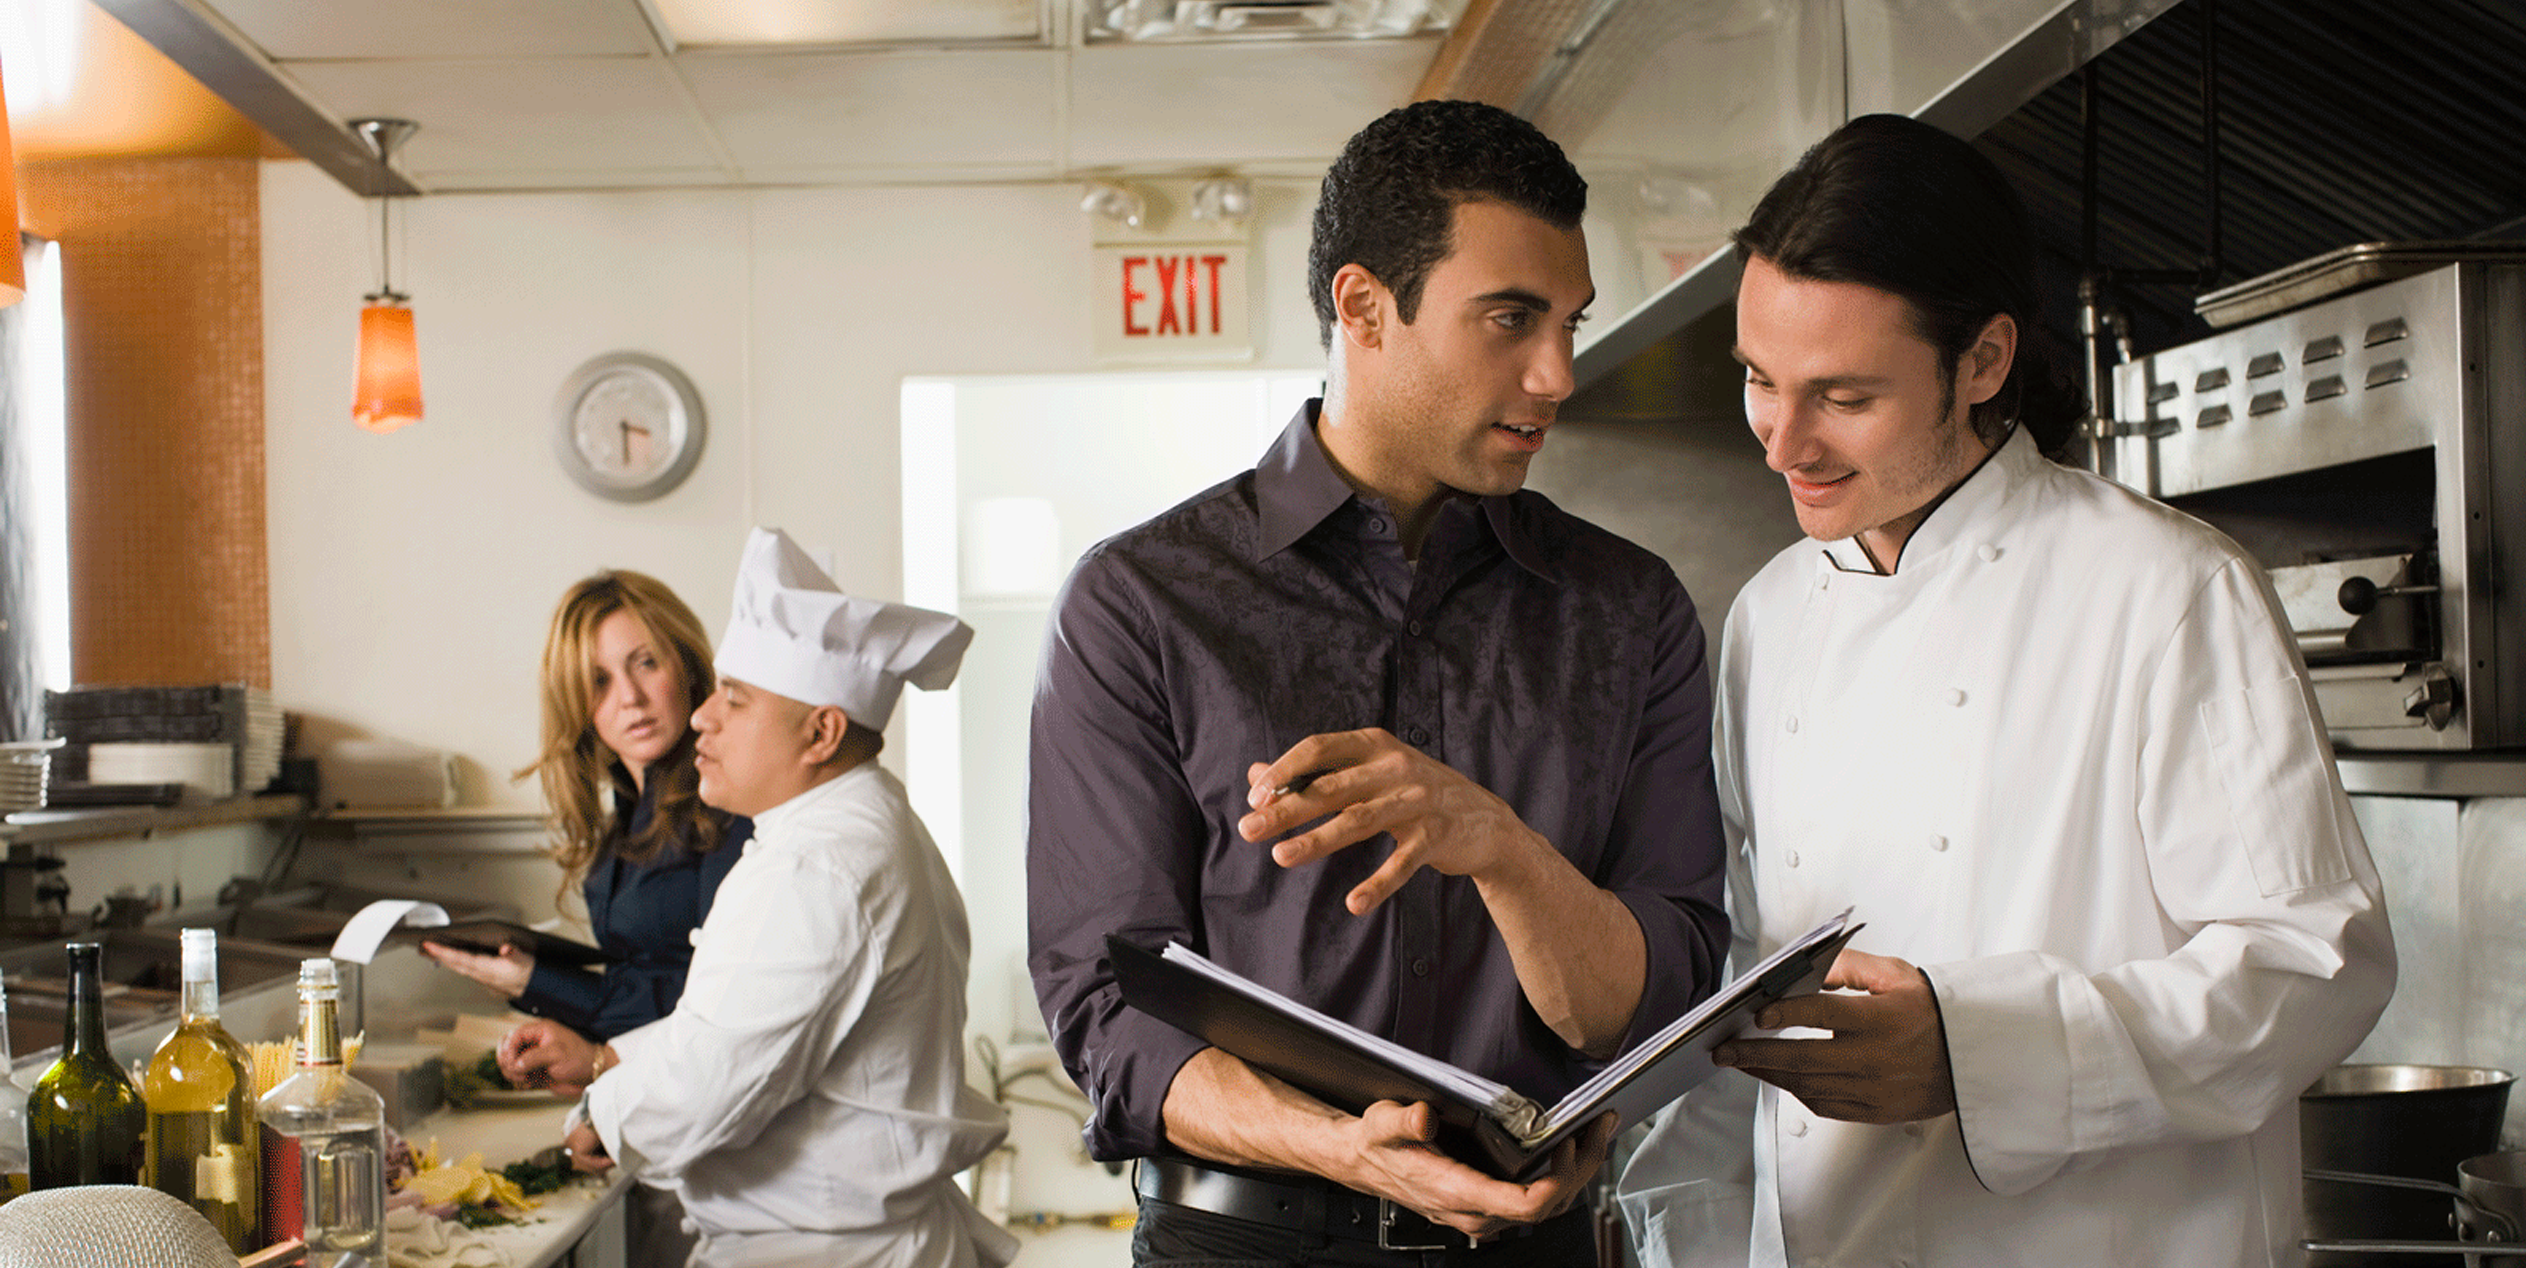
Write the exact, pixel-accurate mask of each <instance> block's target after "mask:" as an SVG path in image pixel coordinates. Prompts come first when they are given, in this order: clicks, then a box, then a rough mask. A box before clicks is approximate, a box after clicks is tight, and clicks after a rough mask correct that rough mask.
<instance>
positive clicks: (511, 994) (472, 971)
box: [421, 938, 535, 999]
mask: <svg viewBox="0 0 2526 1268" xmlns="http://www.w3.org/2000/svg"><path fill="white" fill-rule="evenodd" d="M421 954H423V955H426V956H428V957H430V958H431V959H433V960H436V961H438V962H439V967H441V968H444V969H448V970H451V971H453V972H456V973H459V974H462V975H464V976H466V977H470V978H472V979H473V980H475V981H477V982H480V983H482V984H483V985H485V986H488V987H490V988H491V989H492V990H493V991H494V992H495V993H497V994H498V995H499V996H500V998H502V999H516V998H517V997H518V996H520V995H524V994H525V993H526V983H527V981H528V979H530V978H532V977H534V976H535V957H534V956H532V955H530V954H528V953H526V952H524V951H520V950H518V949H517V948H516V947H515V946H511V945H507V944H503V945H502V946H501V948H500V954H498V955H476V954H475V953H473V952H471V951H459V950H457V949H456V948H454V947H451V946H448V945H446V944H444V943H438V942H432V941H430V940H429V939H427V938H424V939H422V940H421Z"/></svg>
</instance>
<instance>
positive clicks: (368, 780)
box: [316, 740, 456, 809]
mask: <svg viewBox="0 0 2526 1268" xmlns="http://www.w3.org/2000/svg"><path fill="white" fill-rule="evenodd" d="M316 778H317V780H318V782H319V783H320V785H321V787H322V796H323V798H324V804H326V805H328V806H339V807H346V808H350V809H373V808H383V807H394V806H423V807H426V806H452V805H455V804H456V755H455V754H453V753H449V752H447V751H445V750H443V749H434V748H423V747H421V746H420V745H418V744H406V743H404V742H402V741H400V740H336V741H334V742H333V744H332V745H330V746H329V747H327V748H326V749H325V751H324V752H323V753H321V754H318V755H317V757H316Z"/></svg>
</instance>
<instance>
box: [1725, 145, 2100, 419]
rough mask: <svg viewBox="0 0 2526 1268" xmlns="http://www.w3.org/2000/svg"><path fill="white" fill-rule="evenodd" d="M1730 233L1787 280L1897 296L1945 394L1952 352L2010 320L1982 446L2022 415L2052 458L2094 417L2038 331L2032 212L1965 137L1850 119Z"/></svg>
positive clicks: (1979, 414)
mask: <svg viewBox="0 0 2526 1268" xmlns="http://www.w3.org/2000/svg"><path fill="white" fill-rule="evenodd" d="M1735 238H1736V250H1737V258H1738V259H1739V260H1745V259H1748V258H1751V257H1754V256H1761V257H1762V258H1763V259H1764V260H1765V261H1767V262H1769V263H1770V264H1771V265H1772V266H1773V267H1774V268H1777V269H1779V270H1780V271H1781V272H1783V273H1786V274H1788V275H1790V276H1791V277H1796V278H1803V279H1805V280H1808V281H1814V282H1856V283H1858V284H1860V285H1863V286H1869V287H1874V288H1876V289H1877V290H1881V291H1885V292H1887V293H1889V294H1892V295H1895V296H1897V297H1900V298H1901V299H1902V300H1904V302H1905V303H1906V304H1908V305H1909V306H1910V307H1911V309H1912V314H1913V320H1914V322H1915V324H1916V327H1917V330H1918V332H1919V334H1920V336H1921V338H1922V339H1923V340H1925V341H1927V342H1928V343H1929V345H1930V346H1931V347H1932V348H1935V349H1936V350H1937V351H1938V354H1939V373H1940V374H1941V376H1942V377H1943V379H1944V380H1945V382H1946V383H1947V384H1948V388H1949V390H1950V391H1951V392H1952V391H1953V390H1954V385H1955V376H1956V359H1957V358H1958V357H1961V356H1963V355H1964V354H1965V352H1966V350H1967V349H1969V348H1971V347H1972V346H1973V342H1974V338H1975V336H1977V335H1979V334H1980V333H1981V332H1982V328H1983V327H1984V326H1985V325H1988V324H1989V323H1990V321H1991V319H1992V318H1993V317H1995V316H1998V315H1999V314H2001V313H2006V314H2008V315H2009V316H2010V317H2011V318H2012V319H2014V320H2015V321H2016V323H2017V357H2016V361H2015V363H2014V364H2013V365H2012V366H2011V367H2010V368H2009V377H2008V380H2007V381H2006V382H2004V383H2002V384H2001V385H2000V390H1999V391H1998V392H1996V393H1993V394H1992V396H1991V399H1990V400H1987V401H1984V402H1983V403H1981V404H1979V405H1976V406H1974V407H1973V412H1972V415H1971V417H1972V420H1973V427H1974V431H1975V433H1976V434H1978V435H1980V436H1981V437H1982V438H1983V439H1984V440H1986V441H1997V440H1998V439H1999V438H2000V437H2001V436H2003V435H2006V434H2007V431H2008V427H2009V424H2010V423H2011V422H2012V421H2015V422H2018V423H2021V424H2022V425H2024V426H2025V427H2026V429H2027V430H2028V431H2029V432H2031V433H2033V435H2034V437H2035V440H2036V443H2037V444H2039V445H2040V446H2041V447H2042V448H2043V450H2044V452H2046V453H2058V452H2060V450H2061V447H2062V445H2063V444H2064V443H2066V442H2067V441H2068V439H2069V436H2070V429H2071V427H2072V426H2073V425H2075V424H2076V423H2077V422H2078V421H2079V419H2080V417H2081V416H2082V415H2083V414H2084V413H2085V412H2086V410H2085V404H2084V401H2083V399H2082V398H2081V396H2080V395H2079V393H2078V391H2077V389H2076V387H2075V386H2074V385H2072V384H2071V383H2069V382H2068V381H2067V380H2065V379H2063V378H2062V377H2060V374H2059V369H2058V358H2056V357H2055V356H2053V355H2052V354H2051V352H2050V349H2049V345H2050V343H2051V340H2050V339H2049V337H2047V336H2046V334H2045V332H2044V330H2043V329H2042V327H2041V326H2040V325H2039V321H2040V318H2041V305H2040V303H2039V302H2038V292H2037V290H2036V287H2035V243H2034V234H2033V231H2032V230H2031V229H2030V228H2029V227H2028V224H2027V219H2026V209H2025V207H2024V205H2023V204H2021V203H2020V202H2019V201H2018V198H2017V194H2016V191H2014V190H2012V189H2011V188H2009V183H2008V178H2007V177H2005V176H2003V175H2001V173H2000V169H1999V167H1998V166H1997V165H1996V164H1994V163H1992V161H1991V160H1990V159H1988V158H1986V157H1984V156H1983V154H1982V153H1981V152H1980V151H1978V150H1976V149H1974V148H1973V146H1972V145H1970V144H1968V143H1967V142H1965V141H1963V140H1960V139H1958V138H1957V137H1954V136H1951V135H1949V134H1947V133H1945V132H1942V131H1940V130H1938V129H1937V128H1935V127H1932V126H1931V125H1929V124H1926V123H1923V122H1921V121H1920V120H1918V119H1912V118H1907V117H1905V116H1903V115H1893V114H1872V115H1862V116H1860V117H1859V118H1856V119H1853V120H1851V121H1850V122H1848V123H1845V124H1843V125H1842V126H1841V127H1839V128H1837V129H1835V130H1834V131H1833V134H1832V135H1830V136H1827V137H1826V138H1824V139H1823V140H1821V141H1818V142H1816V144H1815V145H1814V147H1813V148H1811V149H1809V150H1808V151H1807V153H1806V154H1805V156H1804V157H1801V158H1800V159H1799V160H1798V165H1797V166H1795V167H1793V168H1791V169H1789V171H1788V172H1786V173H1784V174H1783V175H1782V176H1781V178H1780V179H1779V180H1777V181H1775V182H1773V183H1772V188H1771V190H1770V191H1769V192H1767V193H1765V194H1764V195H1763V200H1762V201H1761V202H1759V203H1757V204H1755V207H1754V214H1753V215H1752V216H1750V217H1748V218H1747V220H1746V222H1745V226H1744V227H1743V228H1741V229H1739V230H1737V232H1736V235H1735ZM1950 399H1951V400H1952V399H1953V398H1952V397H1951V398H1950Z"/></svg>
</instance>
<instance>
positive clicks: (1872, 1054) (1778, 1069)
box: [1710, 948, 1956, 1123]
mask: <svg viewBox="0 0 2526 1268" xmlns="http://www.w3.org/2000/svg"><path fill="white" fill-rule="evenodd" d="M1824 985H1825V988H1826V989H1827V990H1828V991H1834V990H1848V991H1855V992H1858V993H1857V994H1823V995H1805V996H1800V997H1799V998H1796V999H1785V1000H1781V1001H1780V1002H1778V1003H1775V1004H1773V1005H1771V1006H1770V1007H1768V1008H1765V1009H1764V1010H1763V1011H1762V1012H1761V1013H1760V1014H1758V1015H1757V1016H1756V1017H1755V1019H1754V1024H1755V1025H1757V1026H1759V1027H1761V1028H1763V1029H1765V1030H1786V1029H1788V1028H1790V1027H1793V1026H1807V1027H1813V1028H1814V1029H1817V1030H1829V1031H1832V1032H1833V1037H1832V1038H1830V1039H1733V1040H1730V1041H1728V1042H1727V1043H1723V1044H1721V1045H1719V1046H1718V1047H1717V1048H1716V1049H1713V1050H1712V1052H1711V1054H1710V1055H1711V1060H1713V1061H1714V1062H1716V1063H1717V1064H1719V1065H1723V1066H1734V1067H1736V1068H1737V1069H1740V1070H1743V1071H1745V1072H1746V1073H1747V1074H1751V1075H1753V1076H1754V1077H1755V1078H1758V1079H1761V1080H1763V1081H1764V1082H1766V1083H1769V1084H1772V1085H1774V1086H1775V1087H1778V1088H1780V1089H1781V1090H1782V1091H1785V1092H1787V1093H1789V1094H1790V1095H1791V1096H1795V1097H1797V1098H1798V1099H1799V1100H1800V1101H1802V1102H1804V1103H1805V1104H1806V1106H1807V1108H1808V1109H1811V1110H1813V1111H1815V1112H1816V1113H1818V1114H1820V1115H1823V1116H1824V1117H1826V1118H1838V1119H1843V1120H1845V1121H1848V1122H1853V1123H1908V1122H1912V1121H1914V1120H1916V1119H1923V1118H1936V1117H1938V1116H1939V1115H1941V1114H1945V1113H1948V1112H1950V1111H1952V1110H1954V1109H1955V1108H1956V1084H1955V1076H1954V1074H1953V1072H1952V1071H1951V1070H1950V1069H1949V1067H1948V1063H1947V1031H1946V1028H1945V1027H1944V1026H1942V1025H1941V1024H1940V1022H1939V1016H1938V997H1937V996H1936V995H1935V994H1933V993H1932V992H1931V990H1930V979H1929V976H1928V975H1927V974H1924V973H1923V972H1921V970H1919V969H1917V968H1914V967H1913V966H1912V965H1910V964H1908V963H1906V962H1904V961H1902V960H1898V959H1895V958H1894V957H1892V956H1883V955H1870V954H1868V953H1867V952H1864V951H1852V950H1849V949H1848V948H1845V949H1844V950H1843V952H1842V954H1841V955H1839V956H1837V957H1835V959H1834V961H1833V969H1832V971H1831V972H1829V973H1827V974H1826V975H1825V979H1824Z"/></svg>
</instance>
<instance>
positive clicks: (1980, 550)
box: [1973, 542, 2000, 564]
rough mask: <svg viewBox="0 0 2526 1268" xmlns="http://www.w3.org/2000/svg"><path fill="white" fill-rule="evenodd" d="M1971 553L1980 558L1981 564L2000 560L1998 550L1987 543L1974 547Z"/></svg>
mask: <svg viewBox="0 0 2526 1268" xmlns="http://www.w3.org/2000/svg"><path fill="white" fill-rule="evenodd" d="M1973 553H1975V554H1977V555H1980V556H1982V562H1984V563H1986V564H1987V563H1995V562H1997V561H1998V560H1999V558H2000V548H1999V547H1997V546H1994V545H1992V544H1991V543H1989V542H1984V543H1982V544H1981V545H1979V546H1976V547H1974V550H1973Z"/></svg>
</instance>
